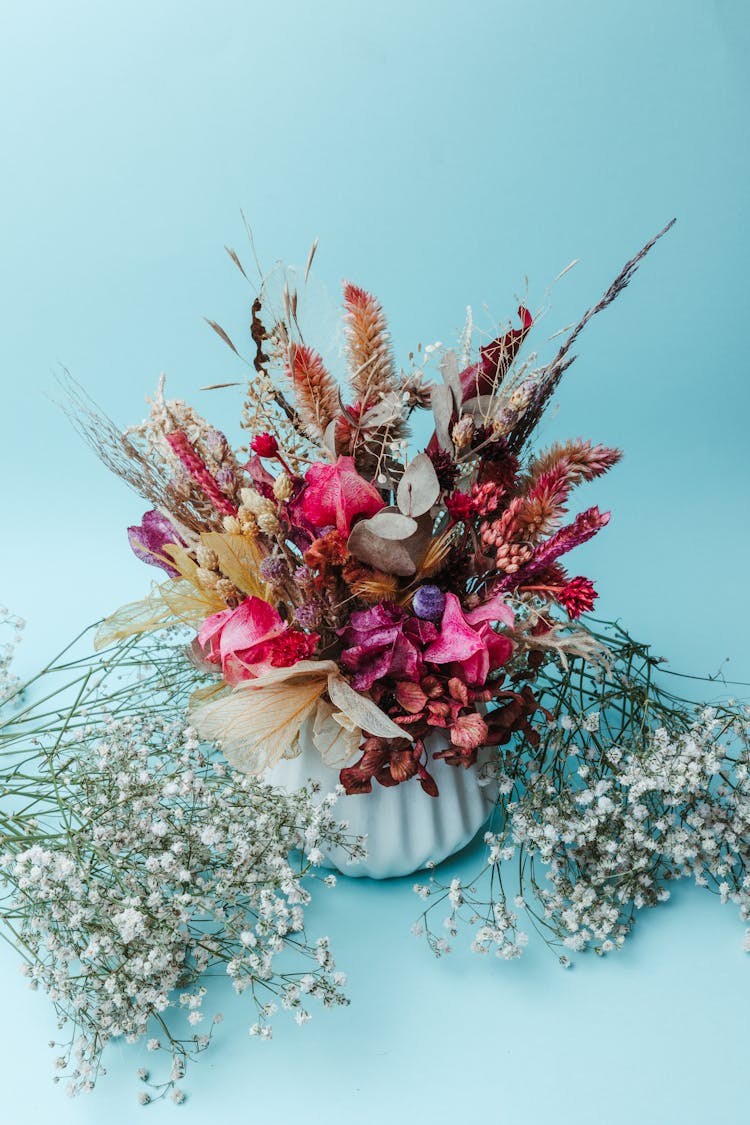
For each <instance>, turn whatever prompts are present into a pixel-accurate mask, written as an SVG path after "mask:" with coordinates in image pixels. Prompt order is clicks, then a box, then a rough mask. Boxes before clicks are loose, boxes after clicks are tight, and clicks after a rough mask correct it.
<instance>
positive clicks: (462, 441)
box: [451, 414, 474, 449]
mask: <svg viewBox="0 0 750 1125" xmlns="http://www.w3.org/2000/svg"><path fill="white" fill-rule="evenodd" d="M473 436H474V419H473V418H470V417H469V415H468V414H465V415H464V416H463V418H461V419H459V421H458V422H456V424H455V426H454V427H453V430H452V432H451V438H452V439H453V444H454V445H455V447H456V449H466V447H467V446H469V445H471V439H472V438H473Z"/></svg>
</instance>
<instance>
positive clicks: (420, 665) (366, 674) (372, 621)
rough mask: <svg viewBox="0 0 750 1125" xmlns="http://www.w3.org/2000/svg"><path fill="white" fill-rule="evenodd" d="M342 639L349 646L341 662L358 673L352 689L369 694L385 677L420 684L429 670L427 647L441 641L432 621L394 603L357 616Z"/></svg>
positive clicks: (344, 632) (352, 680)
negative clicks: (410, 614)
mask: <svg viewBox="0 0 750 1125" xmlns="http://www.w3.org/2000/svg"><path fill="white" fill-rule="evenodd" d="M340 636H341V638H342V640H343V642H344V645H345V646H346V647H345V648H344V650H343V652H342V653H341V663H342V665H343V667H344V668H346V669H347V671H349V672H353V673H354V675H353V676H352V679H351V685H352V687H353V688H354V689H355V691H369V690H370V688H371V687H372V685H373V684H374V683H375V681H376V680H381V679H383V677H384V676H389V677H391V678H392V679H394V680H411V681H412V682H414V683H417V682H418V681H419V680H420V679H421V677H422V675H423V674H424V671H425V667H424V660H423V658H422V652H423V649H424V646H425V645H427V644H430V643H431V642H432V641H434V640H435V639H436V638H437V636H438V631H437V629H436V627H435V626H434V625H433V624H432V622H431V621H420V620H419V618H417V617H410V616H408V615H407V614H406V612H405V611H404V610H403V609H399V608H398V606H395V605H393V604H392V603H391V602H381V603H380V604H379V605H376V606H373V607H372V608H371V609H363V610H360V611H359V612H357V613H353V614H352V616H351V622H350V624H349V625H348V626H347V627H346V628H345V629H341V630H340Z"/></svg>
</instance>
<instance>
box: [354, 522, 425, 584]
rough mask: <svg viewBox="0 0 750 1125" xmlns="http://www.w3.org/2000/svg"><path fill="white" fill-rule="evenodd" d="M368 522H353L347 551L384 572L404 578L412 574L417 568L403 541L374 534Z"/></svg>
mask: <svg viewBox="0 0 750 1125" xmlns="http://www.w3.org/2000/svg"><path fill="white" fill-rule="evenodd" d="M402 518H403V519H406V518H408V517H406V516H404V517H402ZM369 522H370V521H369V520H360V522H359V523H358V524H355V526H354V528H353V530H352V533H351V535H350V536H349V542H348V544H347V546H348V548H349V553H350V554H351V555H354V558H355V559H359V561H360V562H364V563H367V564H368V565H369V566H374V567H375V569H376V570H382V571H383V573H384V574H397V575H399V576H400V577H404V578H406V577H409V576H411V575H412V574H414V573H415V572H416V569H417V567H416V563H415V562H414V560H413V559H412V558H411V555H410V554H409V551H408V550H407V549H406V546H405V545H404V543H403V542H399V541H398V540H395V541H394V540H393V539H383V538H382V537H381V536H379V535H375V534H374V533H373V532H372V531H371V530H370V529H369V528H368V526H367V525H368V523H369ZM410 523H414V520H410ZM415 526H416V524H415ZM407 542H408V540H407Z"/></svg>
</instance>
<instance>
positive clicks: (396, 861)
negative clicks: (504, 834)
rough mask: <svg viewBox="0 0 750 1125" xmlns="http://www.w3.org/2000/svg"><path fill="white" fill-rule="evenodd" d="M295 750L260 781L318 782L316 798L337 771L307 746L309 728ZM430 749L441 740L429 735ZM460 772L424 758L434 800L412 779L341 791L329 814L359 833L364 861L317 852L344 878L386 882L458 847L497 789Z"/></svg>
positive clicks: (474, 769)
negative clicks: (364, 790)
mask: <svg viewBox="0 0 750 1125" xmlns="http://www.w3.org/2000/svg"><path fill="white" fill-rule="evenodd" d="M300 743H301V746H302V753H301V754H300V755H299V756H298V757H296V758H288V759H284V760H283V761H281V762H279V763H278V765H276V766H274V767H273V768H272V769H270V770H267V771H266V773H265V775H264V780H266V781H268V782H269V783H270V784H272V785H278V786H280V787H281V788H284V789H286V790H287V791H291V792H293V791H296V790H298V789H300V788H302V786H303V785H304V784H305V783H306V782H307V781H308V780H310V779H312V780H314V781H318V782H320V785H321V793H320V796H321V797H322V796H324V795H325V794H326V793H330V792H332V791H333V789H335V787H336V785H337V784H338V780H339V771H338V770H337V769H331V768H330V767H329V766H326V765H324V764H323V761H322V759H321V757H320V754H319V753H318V751H317V750H316V749H315V746H314V745H313V742H312V738H311V737H310V730H309V729H308V728H307V727H303V728H302V730H301V731H300ZM426 745H427V749H428V751H429V753H430V756H431V755H432V753H433V752H434V751H436V750H440V749H442V748H443V747H444V746H446V745H447V742H446V739H445V738H444V736H443V735H441V733H440V732H436V733H434V734H432V735H430V736H429V738H428V739H427V744H426ZM483 760H484V759H483V757H482V754H481V751H480V755H479V762H478V764H477V766H470V767H469V768H468V769H463V768H460V767H456V766H449V765H447V764H446V763H445V762H444V761H443V760H442V759H439V760H437V761H434V760H432V758H431V760H430V764H429V770H430V773H431V774H432V776H433V777H434V778H435V781H436V782H437V786H438V789H439V796H438V797H430V796H429V795H428V794H427V793H425V792H424V790H423V789H422V787H421V785H420V784H419V782H418V781H417V780H416V779H415V778H411V779H410V780H409V781H406V782H403V783H402V784H401V785H394V786H390V787H388V788H386V787H385V786H383V785H379V784H378V782H377V781H373V785H372V792H371V793H356V794H352V795H351V796H342V797H340V798H339V800H338V801H337V802H336V805H335V807H334V815H335V817H336V819H337V820H339V821H344V820H345V821H348V822H349V831H350V832H351V833H352V834H354V835H357V836H366V837H367V839H366V841H365V846H366V848H367V858H366V859H365V860H362V861H359V862H357V863H348V862H347V859H348V857H347V855H346V853H345V852H344V851H343V849H341V848H332V849H330V851H328V852H326V853H325V858H326V864H327V866H330V867H333V868H335V869H336V870H338V871H341V872H342V873H343V874H344V875H353V876H367V877H369V878H370V879H390V878H393V877H396V876H399V875H410V874H412V873H413V872H415V871H419V870H420V869H421V868H424V867H425V866H426V865H427V864H428V863H430V862H432V863H440V861H441V860H443V859H446V858H447V857H448V856H450V855H453V854H454V852H457V851H460V849H461V848H463V847H464V845H466V844H468V843H469V841H470V840H471V839H472V838H473V837H474V836H475V835H476V833H477V832H478V831H479V829H480V828H481V827H482V825H483V824H484V823H485V821H486V820H487V818H488V816H489V814H490V811H491V810H492V807H493V805H494V803H495V800H496V798H497V786H496V784H495V783H494V782H491V783H490V784H482V785H480V783H479V777H478V765H481V763H482V761H483Z"/></svg>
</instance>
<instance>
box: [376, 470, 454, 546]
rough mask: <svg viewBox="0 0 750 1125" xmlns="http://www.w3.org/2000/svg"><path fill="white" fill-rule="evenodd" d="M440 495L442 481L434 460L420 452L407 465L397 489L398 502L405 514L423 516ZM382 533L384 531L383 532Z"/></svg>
mask: <svg viewBox="0 0 750 1125" xmlns="http://www.w3.org/2000/svg"><path fill="white" fill-rule="evenodd" d="M439 495H440V483H439V481H438V478H437V473H436V472H435V468H434V466H433V464H432V461H431V460H430V458H429V457H428V456H427V454H426V453H419V454H418V455H417V456H416V457H415V458H414V460H413V461H410V462H409V464H408V465H407V466H406V470H405V472H404V475H403V476H402V477H401V480H400V481H399V484H398V489H397V491H396V503H397V504H398V506H399V508H400V509H401V511H402V512H403V513H404V515H407V516H422V515H424V513H425V512H429V510H430V508H431V507H432V505H433V504H434V503H435V501H436V500H437V498H438V496H439ZM381 534H382V532H381Z"/></svg>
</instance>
